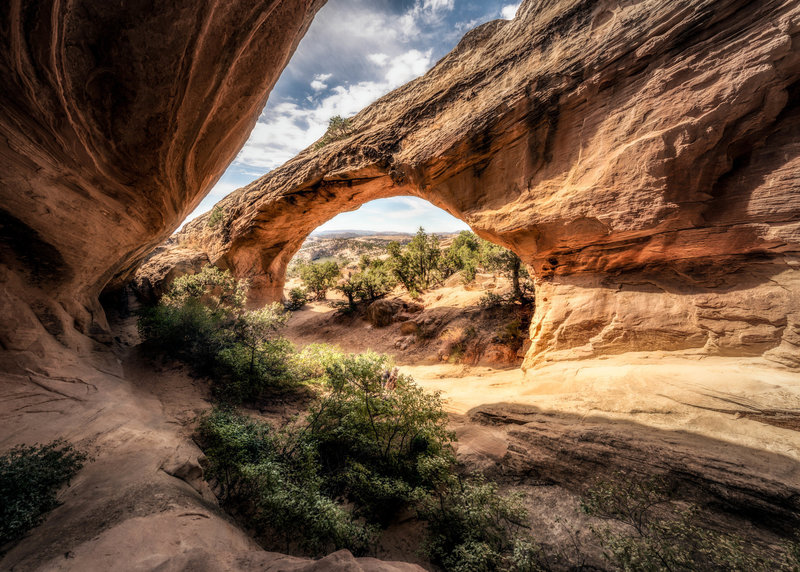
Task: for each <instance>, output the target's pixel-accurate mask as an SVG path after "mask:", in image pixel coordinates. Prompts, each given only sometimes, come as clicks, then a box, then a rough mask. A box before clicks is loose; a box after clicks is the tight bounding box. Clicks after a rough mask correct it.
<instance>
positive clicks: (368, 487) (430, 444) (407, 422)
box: [307, 353, 453, 523]
mask: <svg viewBox="0 0 800 572" xmlns="http://www.w3.org/2000/svg"><path fill="white" fill-rule="evenodd" d="M326 378H327V380H326V381H327V386H328V393H327V394H326V395H325V397H324V398H323V399H321V400H320V401H319V402H318V403H316V404H315V405H314V406H312V408H311V411H310V414H309V416H308V419H307V432H308V438H309V439H311V441H312V442H313V443H314V446H315V448H316V449H317V451H318V452H319V457H320V463H321V464H322V466H323V471H324V472H325V473H326V474H328V475H330V478H329V479H328V487H329V491H330V492H331V494H333V495H334V496H345V497H347V498H349V499H350V500H352V501H353V502H355V503H356V504H357V505H358V507H359V508H358V512H359V513H360V514H363V515H364V516H367V517H368V518H369V519H370V520H372V521H376V522H380V523H386V522H388V521H389V520H390V519H391V518H392V517H393V516H394V515H395V514H396V512H397V511H398V510H399V509H400V508H401V507H402V506H404V505H405V504H407V503H408V501H409V500H410V495H411V492H412V490H413V489H414V488H416V487H419V486H430V485H431V483H430V482H428V481H427V480H426V479H425V477H424V475H423V474H422V473H420V471H419V466H418V463H419V462H420V460H421V459H422V458H430V457H437V458H439V457H441V458H443V459H446V460H448V461H450V462H452V460H453V453H452V449H451V447H450V445H449V443H450V441H451V440H452V435H451V434H450V432H449V431H448V430H447V427H446V425H447V415H446V414H445V413H444V411H443V410H442V403H441V398H440V396H439V394H438V393H427V392H425V391H424V390H422V389H421V388H420V387H418V386H417V385H416V384H415V383H414V381H413V379H411V378H410V377H408V376H405V375H402V374H399V373H398V372H397V370H396V368H395V369H390V368H389V364H388V358H386V356H379V355H377V354H375V353H368V354H362V355H349V356H343V357H341V358H340V359H338V360H336V361H333V362H332V363H331V364H330V365H329V366H328V367H327V368H326Z"/></svg>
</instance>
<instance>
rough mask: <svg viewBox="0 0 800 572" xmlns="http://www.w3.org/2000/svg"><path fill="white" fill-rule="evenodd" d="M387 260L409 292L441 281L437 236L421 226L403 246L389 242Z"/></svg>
mask: <svg viewBox="0 0 800 572" xmlns="http://www.w3.org/2000/svg"><path fill="white" fill-rule="evenodd" d="M388 249H389V260H390V261H391V267H392V271H393V272H394V275H395V276H396V277H397V279H398V280H399V281H400V282H401V283H402V284H403V286H405V288H406V290H408V291H409V292H420V291H422V290H425V289H426V288H430V287H431V286H433V285H434V284H437V283H439V282H441V279H442V272H441V268H440V266H441V257H442V253H441V249H440V248H439V238H438V237H437V236H436V235H429V234H428V233H426V232H425V229H423V228H422V227H420V228H419V230H418V231H417V234H416V235H415V236H414V238H413V239H412V240H411V242H409V243H408V244H407V245H406V246H405V248H403V247H401V246H400V244H399V243H397V242H390V243H389V246H388Z"/></svg>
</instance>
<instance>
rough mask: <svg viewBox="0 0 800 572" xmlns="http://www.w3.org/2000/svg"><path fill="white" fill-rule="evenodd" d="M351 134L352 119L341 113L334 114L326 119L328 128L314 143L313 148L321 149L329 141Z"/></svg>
mask: <svg viewBox="0 0 800 572" xmlns="http://www.w3.org/2000/svg"><path fill="white" fill-rule="evenodd" d="M352 134H353V125H352V121H351V120H350V119H348V118H345V117H342V116H341V115H334V116H333V117H331V118H330V119H329V120H328V129H327V131H325V135H323V136H322V138H321V139H320V140H319V141H317V142H316V143H315V144H314V149H317V150H319V149H322V148H323V147H325V146H326V145H328V144H329V143H333V142H334V141H339V140H340V139H345V138H347V137H350V135H352Z"/></svg>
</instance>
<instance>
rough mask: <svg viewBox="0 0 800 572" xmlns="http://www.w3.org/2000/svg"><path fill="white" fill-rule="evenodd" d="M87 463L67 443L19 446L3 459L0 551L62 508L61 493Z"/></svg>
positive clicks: (0, 484)
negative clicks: (59, 496) (46, 516)
mask: <svg viewBox="0 0 800 572" xmlns="http://www.w3.org/2000/svg"><path fill="white" fill-rule="evenodd" d="M84 461H86V455H84V454H83V453H81V452H79V451H76V450H75V449H74V448H73V447H72V445H70V444H68V443H66V442H65V441H53V442H52V443H50V444H47V445H33V446H29V447H27V446H18V447H14V448H13V449H11V450H10V451H9V452H8V453H6V454H5V455H2V456H0V550H1V549H2V547H3V546H4V545H6V544H7V543H9V542H13V541H15V540H18V539H19V538H21V537H22V536H23V535H24V534H25V533H26V532H27V531H29V530H30V529H32V528H33V527H35V526H37V525H38V524H39V523H41V521H42V520H43V519H44V515H45V514H46V513H47V512H49V511H51V510H53V509H54V508H55V507H57V506H58V505H59V502H58V498H57V493H58V490H59V489H60V488H61V487H62V486H64V485H65V484H69V481H70V479H72V478H73V477H74V476H75V475H76V474H77V473H78V471H79V470H80V469H81V468H82V467H83V463H84Z"/></svg>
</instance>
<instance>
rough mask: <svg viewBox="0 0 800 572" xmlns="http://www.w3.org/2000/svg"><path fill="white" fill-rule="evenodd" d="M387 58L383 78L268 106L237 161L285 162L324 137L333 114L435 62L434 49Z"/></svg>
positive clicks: (349, 110)
mask: <svg viewBox="0 0 800 572" xmlns="http://www.w3.org/2000/svg"><path fill="white" fill-rule="evenodd" d="M373 55H374V54H373ZM379 55H385V54H379ZM388 58H389V57H388V56H386V59H387V62H386V65H385V66H384V69H383V72H382V73H383V77H381V78H378V79H376V80H374V81H361V82H357V83H354V84H351V85H337V86H335V87H333V88H331V90H330V91H331V92H332V93H331V94H330V95H327V96H325V97H322V99H320V100H318V101H315V103H316V105H315V106H313V107H301V106H300V105H298V104H297V103H294V102H290V101H286V102H282V103H278V104H277V105H274V106H268V107H267V110H266V111H265V113H264V115H263V116H262V117H261V119H260V120H259V122H258V123H257V124H256V126H255V128H254V129H253V131H252V133H251V134H250V138H249V139H248V141H247V143H246V144H245V146H244V148H243V149H242V150H241V151H240V152H239V155H238V157H237V158H236V163H237V164H238V165H249V166H252V167H261V168H267V169H274V168H275V167H278V166H280V165H282V164H283V163H285V162H286V161H288V160H289V159H291V158H292V157H294V156H295V155H297V153H299V152H300V151H301V150H302V149H304V148H305V147H307V146H309V145H310V144H311V143H313V142H314V141H316V140H317V139H319V138H320V137H322V135H323V134H324V133H325V130H326V129H327V126H328V120H329V119H330V118H331V117H333V116H334V115H341V116H344V117H349V116H352V115H354V114H356V113H357V112H359V111H361V110H362V109H363V108H364V107H366V106H367V105H369V104H370V103H372V102H373V101H375V100H376V99H378V98H379V97H381V96H383V95H385V94H386V93H388V92H390V91H391V90H393V89H395V88H397V87H400V86H401V85H403V84H405V83H407V82H409V81H411V80H412V79H414V78H416V77H418V76H420V75H422V74H423V73H425V72H426V71H427V70H428V69H429V68H430V67H431V65H432V63H433V62H432V61H431V60H432V51H431V50H427V51H425V52H421V51H419V50H408V51H406V52H404V53H402V54H400V55H398V56H396V57H394V58H392V59H391V60H389V59H388ZM380 59H382V58H380ZM316 79H317V77H315V80H316Z"/></svg>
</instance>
